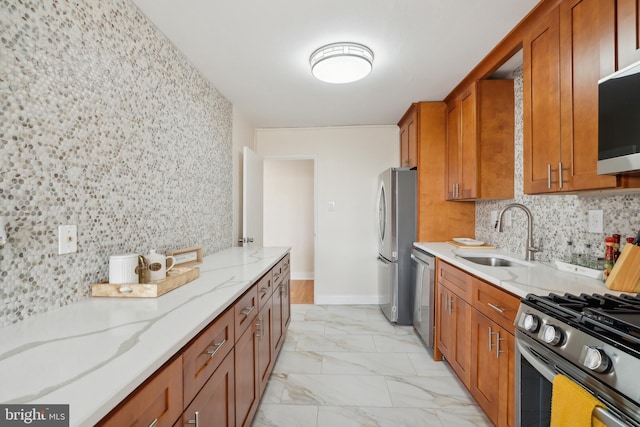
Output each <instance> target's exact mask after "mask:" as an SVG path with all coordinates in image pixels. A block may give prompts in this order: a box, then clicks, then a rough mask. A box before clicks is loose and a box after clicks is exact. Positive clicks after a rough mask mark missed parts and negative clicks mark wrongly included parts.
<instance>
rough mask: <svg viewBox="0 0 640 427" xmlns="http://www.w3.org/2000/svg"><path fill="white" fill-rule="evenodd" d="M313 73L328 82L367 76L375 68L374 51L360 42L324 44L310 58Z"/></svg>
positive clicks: (343, 81)
mask: <svg viewBox="0 0 640 427" xmlns="http://www.w3.org/2000/svg"><path fill="white" fill-rule="evenodd" d="M309 64H310V65H311V73H312V74H313V75H314V76H315V77H316V78H317V79H319V80H322V81H323V82H327V83H350V82H355V81H356V80H360V79H362V78H364V77H366V76H367V75H368V74H369V73H370V72H371V69H372V68H373V52H372V51H371V49H369V48H368V47H366V46H364V45H361V44H359V43H350V42H343V43H332V44H328V45H326V46H322V47H321V48H319V49H317V50H316V51H315V52H313V53H312V54H311V57H310V58H309Z"/></svg>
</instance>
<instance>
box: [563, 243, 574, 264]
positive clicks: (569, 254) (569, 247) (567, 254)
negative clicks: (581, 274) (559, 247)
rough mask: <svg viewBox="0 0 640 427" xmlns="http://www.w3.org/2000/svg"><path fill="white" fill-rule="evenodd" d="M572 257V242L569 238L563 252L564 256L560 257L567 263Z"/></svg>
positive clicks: (569, 262)
mask: <svg viewBox="0 0 640 427" xmlns="http://www.w3.org/2000/svg"><path fill="white" fill-rule="evenodd" d="M572 257H573V242H572V241H571V240H569V241H568V242H567V249H566V252H565V253H564V257H562V261H564V262H566V263H567V264H571V260H572Z"/></svg>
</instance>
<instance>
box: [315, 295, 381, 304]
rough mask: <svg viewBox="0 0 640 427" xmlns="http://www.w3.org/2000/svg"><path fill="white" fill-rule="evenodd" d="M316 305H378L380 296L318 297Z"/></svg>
mask: <svg viewBox="0 0 640 427" xmlns="http://www.w3.org/2000/svg"><path fill="white" fill-rule="evenodd" d="M314 304H319V305H378V304H380V296H378V295H322V296H321V295H316V296H315V302H314Z"/></svg>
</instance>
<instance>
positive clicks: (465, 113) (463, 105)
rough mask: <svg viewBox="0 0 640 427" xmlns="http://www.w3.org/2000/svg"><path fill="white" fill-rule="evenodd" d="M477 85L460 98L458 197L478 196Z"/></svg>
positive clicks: (471, 197) (469, 197)
mask: <svg viewBox="0 0 640 427" xmlns="http://www.w3.org/2000/svg"><path fill="white" fill-rule="evenodd" d="M476 101H477V93H476V85H475V84H473V85H472V86H471V87H470V88H469V90H467V92H465V93H464V94H463V95H462V99H461V100H460V143H459V145H460V148H459V152H458V155H459V157H460V162H459V165H460V169H459V171H458V180H459V188H458V198H460V199H473V198H476V197H478V191H477V185H478V133H477V122H476V117H477V114H478V112H477V111H476V105H477V102H476Z"/></svg>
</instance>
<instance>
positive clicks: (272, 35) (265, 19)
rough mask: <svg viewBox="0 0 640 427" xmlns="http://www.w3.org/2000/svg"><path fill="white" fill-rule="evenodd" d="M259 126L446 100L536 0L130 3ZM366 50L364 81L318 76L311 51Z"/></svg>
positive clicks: (361, 116)
mask: <svg viewBox="0 0 640 427" xmlns="http://www.w3.org/2000/svg"><path fill="white" fill-rule="evenodd" d="M133 2H134V3H135V4H136V5H137V6H138V7H139V8H140V9H141V10H142V11H143V13H144V14H145V15H146V16H147V17H149V19H150V20H151V21H152V22H153V23H155V25H156V26H157V27H158V28H159V29H160V31H162V32H163V33H164V34H165V35H166V36H167V37H168V38H169V39H170V40H171V41H172V42H173V43H174V44H175V45H176V46H177V47H178V49H180V50H181V51H182V52H183V53H184V54H185V55H186V57H187V58H189V60H190V61H191V62H192V63H193V64H194V65H195V66H196V67H197V68H198V69H199V70H200V71H201V72H202V74H203V75H204V76H205V77H206V78H207V79H208V80H209V81H211V82H212V84H213V85H214V86H215V87H216V88H217V89H218V90H219V91H220V92H221V93H222V94H223V95H224V96H225V97H227V99H229V100H230V101H231V103H232V104H233V105H234V106H235V107H236V108H237V109H238V110H239V111H240V112H241V114H242V115H243V116H244V117H245V118H246V119H247V120H248V121H249V122H251V123H252V124H253V125H254V126H255V127H259V128H270V127H322V126H345V125H347V126H348V125H378V124H384V125H386V124H396V123H397V122H398V120H399V119H400V117H401V116H402V114H403V113H404V112H405V110H406V109H407V108H408V107H409V105H410V104H411V103H412V102H416V101H434V100H442V99H443V98H444V97H445V96H446V95H447V94H448V93H449V92H450V91H451V90H452V89H453V88H454V87H455V86H456V84H458V83H459V82H460V81H461V80H462V78H463V77H464V76H465V75H467V74H468V73H469V71H470V70H471V69H472V68H473V67H474V66H475V65H477V64H478V62H479V61H480V60H481V59H482V58H483V57H485V56H486V55H487V53H489V51H490V50H491V49H492V48H493V47H494V46H495V45H496V44H497V43H498V42H499V41H500V40H501V39H502V38H503V37H504V36H505V35H506V34H507V33H508V32H509V31H510V30H511V29H512V28H513V27H514V26H515V25H516V24H517V23H518V22H519V21H520V20H521V19H522V18H523V17H524V16H525V15H526V14H527V13H528V12H529V11H530V10H531V9H532V8H533V7H534V6H535V5H536V4H537V3H538V0H253V1H252V0H224V1H223V0H188V1H178V0H133ZM337 41H353V42H357V43H362V44H365V45H367V46H369V47H370V48H371V49H372V50H373V52H374V55H375V60H374V65H373V71H372V72H371V74H370V75H369V76H367V77H366V78H365V79H364V80H361V81H359V82H355V83H349V84H344V85H331V84H328V83H323V82H320V81H318V80H315V79H314V77H313V76H312V75H311V72H310V69H309V55H311V53H312V52H313V51H314V50H315V49H317V48H318V47H320V46H322V45H324V44H328V43H333V42H337Z"/></svg>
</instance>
